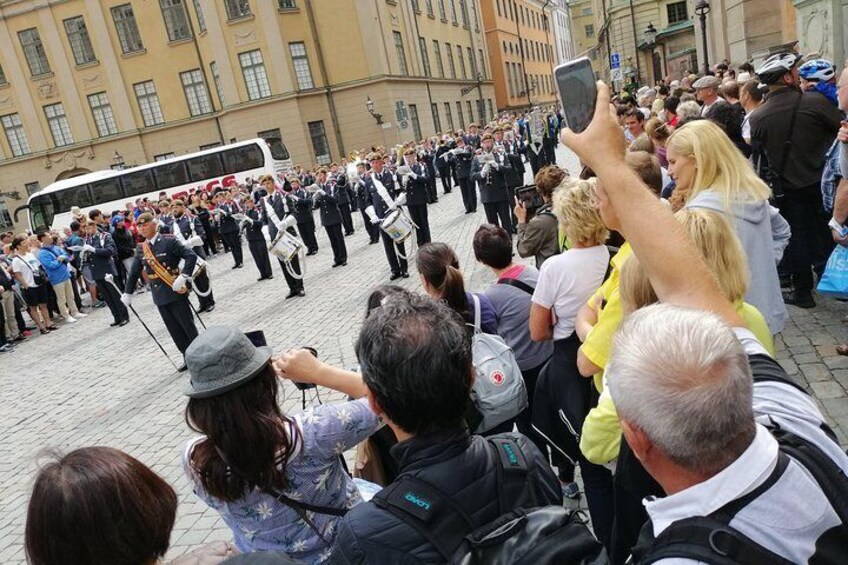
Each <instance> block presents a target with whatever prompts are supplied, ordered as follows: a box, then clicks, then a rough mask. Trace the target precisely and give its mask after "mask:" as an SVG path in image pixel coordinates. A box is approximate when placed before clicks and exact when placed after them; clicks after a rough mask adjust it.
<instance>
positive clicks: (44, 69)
mask: <svg viewBox="0 0 848 565" xmlns="http://www.w3.org/2000/svg"><path fill="white" fill-rule="evenodd" d="M18 38H19V39H20V40H21V48H23V50H24V57H25V58H26V61H27V65H28V66H29V72H30V74H31V75H32V76H34V77H35V76H38V75H46V74H47V73H49V72H50V63H49V62H48V61H47V52H45V51H44V44H42V43H41V35H39V33H38V29H36V28H34V27H33V28H30V29H25V30H22V31H19V32H18Z"/></svg>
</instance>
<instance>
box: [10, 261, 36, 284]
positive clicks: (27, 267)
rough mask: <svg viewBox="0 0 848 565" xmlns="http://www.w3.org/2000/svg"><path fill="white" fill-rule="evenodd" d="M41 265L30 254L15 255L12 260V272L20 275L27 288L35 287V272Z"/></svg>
mask: <svg viewBox="0 0 848 565" xmlns="http://www.w3.org/2000/svg"><path fill="white" fill-rule="evenodd" d="M40 266H41V264H40V263H39V262H38V259H36V257H35V255H33V254H32V253H26V254H24V255H23V256H21V255H15V257H14V258H13V259H12V272H13V273H20V274H21V277H23V279H24V282H25V283H26V285H27V286H35V272H36V271H37V270H38V268H39V267H40Z"/></svg>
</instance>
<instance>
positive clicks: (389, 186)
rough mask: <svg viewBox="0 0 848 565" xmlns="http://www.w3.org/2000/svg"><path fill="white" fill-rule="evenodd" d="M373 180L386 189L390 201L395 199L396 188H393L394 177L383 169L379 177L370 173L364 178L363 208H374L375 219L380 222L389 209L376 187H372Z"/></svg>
mask: <svg viewBox="0 0 848 565" xmlns="http://www.w3.org/2000/svg"><path fill="white" fill-rule="evenodd" d="M375 178H376V179H379V181H380V182H381V183H382V184H383V186H385V187H386V190H387V191H388V193H389V196H391V197H392V199H395V198H397V188H396V187H395V176H394V175H393V174H392V173H391V172H389V171H388V170H387V169H383V171H382V172H381V173H380V174H379V175H378V174H377V173H375V172H373V171H372V172H371V174H370V175H368V176H367V177H366V178H365V194H366V195H367V201H366V203H365V207H366V208H367V207H368V206H374V211H375V212H376V213H377V217H378V218H380V219H381V220H382V219H383V218H385V217H386V215H387V214H388V213H389V207H388V205H387V204H386V201H385V200H383V197H382V196H380V194H379V193H378V192H377V187H376V186H375V185H374V179H375ZM363 209H364V208H363Z"/></svg>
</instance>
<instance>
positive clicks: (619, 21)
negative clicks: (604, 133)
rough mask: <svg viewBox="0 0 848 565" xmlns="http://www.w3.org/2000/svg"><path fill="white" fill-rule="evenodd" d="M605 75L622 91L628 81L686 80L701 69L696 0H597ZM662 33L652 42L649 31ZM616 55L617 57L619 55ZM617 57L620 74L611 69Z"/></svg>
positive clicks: (597, 21) (595, 7)
mask: <svg viewBox="0 0 848 565" xmlns="http://www.w3.org/2000/svg"><path fill="white" fill-rule="evenodd" d="M592 3H593V11H594V13H595V28H596V29H597V30H598V31H597V34H598V43H597V47H598V50H599V51H600V52H601V54H600V56H599V60H600V61H601V66H602V74H603V75H604V78H605V80H610V81H611V82H612V83H613V84H614V85H615V87H616V88H617V89H621V88H623V87H624V86H625V85H626V84H628V83H638V84H649V85H651V84H655V83H656V82H657V81H659V80H661V79H663V78H668V79H671V80H674V79H680V78H682V77H683V76H685V75H686V74H688V73H690V72H695V70H696V69H697V51H696V48H695V33H694V19H693V16H694V5H695V2H694V0H592ZM649 25H650V26H653V29H655V30H656V31H657V34H656V41H655V43H649V42H648V41H649V40H648V37H649V34H647V33H646V32H647V31H648V28H649ZM614 55H617V57H615V56H614ZM611 59H617V60H618V61H619V62H620V67H619V70H618V71H617V72H614V70H613V69H612V68H611V63H610V61H611Z"/></svg>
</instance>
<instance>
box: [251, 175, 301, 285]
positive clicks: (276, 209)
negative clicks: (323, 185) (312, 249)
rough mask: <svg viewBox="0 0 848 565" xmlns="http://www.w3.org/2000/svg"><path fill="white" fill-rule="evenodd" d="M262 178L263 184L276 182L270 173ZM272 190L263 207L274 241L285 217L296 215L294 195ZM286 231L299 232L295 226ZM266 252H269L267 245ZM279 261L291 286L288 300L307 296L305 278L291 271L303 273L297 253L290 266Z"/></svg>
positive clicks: (269, 231) (292, 233)
mask: <svg viewBox="0 0 848 565" xmlns="http://www.w3.org/2000/svg"><path fill="white" fill-rule="evenodd" d="M261 180H262V184H264V185H266V186H269V185H273V184H274V182H273V181H274V179H273V178H272V177H271V176H270V175H266V176H264V177H262V179H261ZM272 190H273V192H272V193H271V194H270V195H269V197H268V198H266V199H265V200H264V201H263V202H262V207H263V210H264V218H263V219H264V221H265V223H266V224H267V225H268V236H269V237H270V238H271V241H272V242H273V241H274V239H276V237H277V235H278V234H279V233H280V229H282V228H281V225H282V222H283V219H285V218H286V216H288V215H291V216H294V197H292V196H290V195H287V196H285V197H283V195H282V194H280V191H279V190H276V189H275V188H273V187H272ZM309 214H310V215H311V214H312V212H311V211H310V212H309ZM294 219H295V221H296V220H297V217H296V216H294ZM286 231H288V232H289V233H290V234H291V235H293V236H295V237H297V232H296V231H295V230H294V227H289V228H287V229H286ZM304 244H305V242H304ZM265 254H266V255H267V254H268V251H267V246H266V253H265ZM277 261H278V262H279V263H280V269H282V271H283V276H284V277H285V279H286V284H287V285H288V286H289V293H288V295H286V300H288V299H289V298H295V297H297V296H306V293H305V292H304V290H303V279H302V278H297V277H295V276H293V275H292V274H291V273H290V272H289V270H292V271H294V272H295V273H303V269H302V267H301V265H300V258H299V257H298V256H297V255H295V256H294V257H292V258H291V260H290V261H289V265H288V266H287V265H286V262H285V261H284V260H283V259H280V258H279V257H278V258H277Z"/></svg>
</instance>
